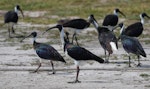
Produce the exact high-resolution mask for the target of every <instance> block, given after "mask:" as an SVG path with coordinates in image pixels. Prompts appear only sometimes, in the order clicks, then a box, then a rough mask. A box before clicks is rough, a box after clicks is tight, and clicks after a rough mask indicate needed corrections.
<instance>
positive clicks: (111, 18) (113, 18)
mask: <svg viewBox="0 0 150 89" xmlns="http://www.w3.org/2000/svg"><path fill="white" fill-rule="evenodd" d="M118 13H120V14H121V15H123V16H124V17H125V15H124V14H123V13H122V12H121V11H120V10H119V9H118V8H117V9H115V10H114V14H109V15H106V16H105V18H104V21H103V23H102V25H103V26H109V27H110V28H111V29H112V28H113V27H114V26H116V25H117V24H118ZM111 29H110V30H111Z"/></svg>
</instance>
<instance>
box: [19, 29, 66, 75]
mask: <svg viewBox="0 0 150 89" xmlns="http://www.w3.org/2000/svg"><path fill="white" fill-rule="evenodd" d="M27 37H33V48H34V49H35V51H36V53H37V55H38V56H39V57H40V58H41V59H45V60H49V61H50V63H51V65H52V74H55V70H54V65H53V61H61V62H64V63H66V61H65V60H64V58H63V57H62V56H61V55H60V54H59V53H58V51H57V50H56V49H55V48H53V47H52V46H50V45H48V44H44V43H39V42H36V37H37V33H36V32H32V33H31V34H30V35H29V36H27ZM27 37H25V38H27ZM25 38H23V39H22V40H24V39H25ZM22 40H21V41H22ZM41 59H40V64H39V66H38V68H37V69H36V70H35V71H34V72H38V70H39V68H40V67H41V65H42V62H41Z"/></svg>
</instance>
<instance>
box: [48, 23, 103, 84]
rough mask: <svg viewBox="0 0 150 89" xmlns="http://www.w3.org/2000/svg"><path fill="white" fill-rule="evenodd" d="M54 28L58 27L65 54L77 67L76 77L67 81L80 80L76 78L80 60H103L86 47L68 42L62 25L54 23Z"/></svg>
mask: <svg viewBox="0 0 150 89" xmlns="http://www.w3.org/2000/svg"><path fill="white" fill-rule="evenodd" d="M53 28H54V27H53ZM55 28H58V29H59V31H60V38H61V40H62V45H63V46H64V52H65V54H66V55H67V56H69V57H70V58H72V59H73V60H74V62H75V65H76V67H77V74H76V79H75V81H73V82H69V83H80V81H79V80H78V75H79V71H80V68H79V62H80V61H87V60H94V61H97V62H99V63H104V60H103V59H102V58H100V57H98V56H96V55H94V54H93V53H92V52H90V51H88V50H87V49H85V48H83V47H80V46H78V45H73V44H72V43H70V42H69V40H68V39H67V38H66V37H65V33H64V30H63V26H62V25H56V26H55ZM50 29H52V28H49V29H48V30H50ZM48 30H47V31H48Z"/></svg>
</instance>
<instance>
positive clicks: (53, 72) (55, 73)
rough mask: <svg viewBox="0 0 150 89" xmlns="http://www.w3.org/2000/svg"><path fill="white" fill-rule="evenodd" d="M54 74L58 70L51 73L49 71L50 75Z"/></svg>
mask: <svg viewBox="0 0 150 89" xmlns="http://www.w3.org/2000/svg"><path fill="white" fill-rule="evenodd" d="M53 74H56V72H52V73H50V72H49V73H48V75H53Z"/></svg>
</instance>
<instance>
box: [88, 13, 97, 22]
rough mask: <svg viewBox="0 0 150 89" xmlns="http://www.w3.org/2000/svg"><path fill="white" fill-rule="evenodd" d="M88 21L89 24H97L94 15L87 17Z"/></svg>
mask: <svg viewBox="0 0 150 89" xmlns="http://www.w3.org/2000/svg"><path fill="white" fill-rule="evenodd" d="M88 19H89V22H90V23H93V22H94V21H95V22H97V21H96V19H95V18H94V15H93V14H91V15H90V16H89V17H88Z"/></svg>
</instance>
